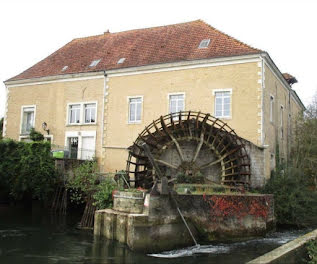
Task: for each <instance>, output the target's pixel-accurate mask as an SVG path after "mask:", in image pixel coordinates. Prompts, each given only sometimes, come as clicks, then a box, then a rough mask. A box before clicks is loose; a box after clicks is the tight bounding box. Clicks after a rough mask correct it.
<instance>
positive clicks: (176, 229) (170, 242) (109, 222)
mask: <svg viewBox="0 0 317 264" xmlns="http://www.w3.org/2000/svg"><path fill="white" fill-rule="evenodd" d="M150 204H151V205H152V206H151V207H150V208H145V210H144V213H142V214H133V213H125V212H119V211H117V210H112V209H104V210H98V211H96V212H95V225H94V235H96V236H102V237H105V238H107V239H112V240H117V241H119V242H121V243H125V244H127V245H128V246H129V248H130V249H132V250H134V251H140V252H145V253H156V252H162V251H165V250H172V249H175V248H179V247H184V246H191V245H193V244H194V243H193V240H192V238H191V237H190V235H189V233H188V231H187V229H186V227H185V225H184V223H183V222H182V220H181V218H180V217H179V216H178V215H177V214H176V212H175V210H174V209H172V208H171V207H170V206H169V205H168V204H169V199H168V197H165V198H162V197H160V198H157V197H152V198H151V199H150ZM117 205H118V204H117ZM150 212H151V213H150ZM190 226H191V229H192V232H194V234H197V232H196V231H195V228H194V227H193V226H192V225H190Z"/></svg>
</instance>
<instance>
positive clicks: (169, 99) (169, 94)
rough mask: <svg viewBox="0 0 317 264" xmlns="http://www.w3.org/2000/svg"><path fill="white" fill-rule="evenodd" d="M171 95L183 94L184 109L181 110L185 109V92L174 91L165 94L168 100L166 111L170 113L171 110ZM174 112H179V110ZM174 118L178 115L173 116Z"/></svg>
mask: <svg viewBox="0 0 317 264" xmlns="http://www.w3.org/2000/svg"><path fill="white" fill-rule="evenodd" d="M173 95H183V96H184V103H183V104H184V109H183V110H182V112H183V111H186V94H185V92H176V93H168V94H167V101H168V105H167V112H168V113H169V114H172V112H171V96H173ZM176 113H179V111H178V112H176ZM175 118H176V119H177V118H178V117H175Z"/></svg>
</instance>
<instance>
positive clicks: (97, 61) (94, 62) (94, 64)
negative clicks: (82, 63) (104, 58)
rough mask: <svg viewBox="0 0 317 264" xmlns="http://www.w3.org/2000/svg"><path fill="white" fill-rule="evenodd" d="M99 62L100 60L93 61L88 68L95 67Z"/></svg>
mask: <svg viewBox="0 0 317 264" xmlns="http://www.w3.org/2000/svg"><path fill="white" fill-rule="evenodd" d="M100 61H101V59H99V60H93V61H92V62H91V63H90V65H89V67H96V66H97V65H98V63H99V62H100Z"/></svg>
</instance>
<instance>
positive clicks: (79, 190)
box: [66, 161, 99, 204]
mask: <svg viewBox="0 0 317 264" xmlns="http://www.w3.org/2000/svg"><path fill="white" fill-rule="evenodd" d="M97 169H98V166H97V163H96V161H85V162H84V163H82V164H81V165H80V166H79V167H78V168H76V169H75V170H74V175H68V181H67V185H66V187H67V189H68V190H69V193H70V199H71V201H72V202H74V203H77V204H80V203H84V202H85V201H86V197H87V195H88V194H91V193H93V192H94V191H95V190H96V184H97V183H98V178H99V177H98V174H97Z"/></svg>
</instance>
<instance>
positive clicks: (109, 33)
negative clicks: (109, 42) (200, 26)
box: [72, 19, 208, 41]
mask: <svg viewBox="0 0 317 264" xmlns="http://www.w3.org/2000/svg"><path fill="white" fill-rule="evenodd" d="M198 21H202V20H200V19H196V20H191V21H187V22H181V23H174V24H167V25H162V26H155V27H144V28H134V29H128V30H123V31H117V32H108V33H103V34H98V35H92V36H87V37H79V38H74V39H73V40H72V41H75V40H84V39H89V38H96V37H105V36H109V35H114V34H121V33H127V32H134V31H139V30H148V29H158V28H164V27H170V26H179V25H183V24H190V23H195V22H198ZM202 22H204V21H202ZM204 23H205V22H204ZM205 24H207V23H205ZM207 25H208V24H207Z"/></svg>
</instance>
